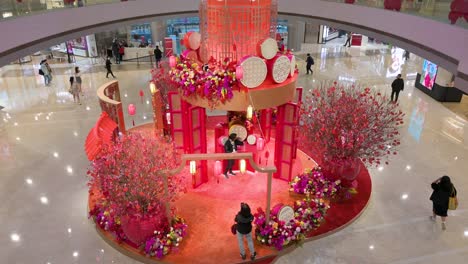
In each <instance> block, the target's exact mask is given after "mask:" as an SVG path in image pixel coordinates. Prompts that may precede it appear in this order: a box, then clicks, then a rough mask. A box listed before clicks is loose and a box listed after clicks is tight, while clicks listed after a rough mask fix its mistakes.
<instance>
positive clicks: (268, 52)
mask: <svg viewBox="0 0 468 264" xmlns="http://www.w3.org/2000/svg"><path fill="white" fill-rule="evenodd" d="M257 52H258V55H259V56H262V57H263V58H265V59H267V60H269V59H273V58H274V57H275V56H276V53H278V44H277V43H276V40H274V39H272V38H266V39H264V40H262V41H260V43H259V44H258V46H257Z"/></svg>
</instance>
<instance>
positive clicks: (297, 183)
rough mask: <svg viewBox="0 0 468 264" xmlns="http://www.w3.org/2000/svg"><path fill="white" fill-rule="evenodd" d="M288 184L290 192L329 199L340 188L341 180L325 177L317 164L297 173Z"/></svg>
mask: <svg viewBox="0 0 468 264" xmlns="http://www.w3.org/2000/svg"><path fill="white" fill-rule="evenodd" d="M289 186H290V188H289V191H290V193H295V194H300V195H304V194H305V195H307V196H309V195H312V196H313V197H315V198H318V199H322V198H327V199H330V198H332V197H333V196H334V195H335V194H336V193H337V192H338V191H339V190H340V189H341V181H340V180H329V179H327V178H326V177H325V175H324V174H323V172H322V168H320V167H318V166H317V167H315V168H313V169H306V170H305V172H304V173H302V174H299V175H297V176H296V177H295V178H294V179H293V180H292V181H291V182H290V183H289Z"/></svg>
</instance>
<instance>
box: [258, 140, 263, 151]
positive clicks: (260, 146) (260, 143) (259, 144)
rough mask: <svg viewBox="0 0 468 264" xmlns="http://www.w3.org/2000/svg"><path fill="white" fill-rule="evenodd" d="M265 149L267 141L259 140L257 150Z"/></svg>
mask: <svg viewBox="0 0 468 264" xmlns="http://www.w3.org/2000/svg"><path fill="white" fill-rule="evenodd" d="M264 147H265V140H264V139H263V138H257V150H258V151H262V150H263V148H264Z"/></svg>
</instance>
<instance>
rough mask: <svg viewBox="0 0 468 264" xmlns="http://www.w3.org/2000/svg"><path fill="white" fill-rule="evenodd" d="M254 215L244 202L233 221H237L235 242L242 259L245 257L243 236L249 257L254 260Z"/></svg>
mask: <svg viewBox="0 0 468 264" xmlns="http://www.w3.org/2000/svg"><path fill="white" fill-rule="evenodd" d="M253 220H254V216H253V215H252V213H251V211H250V207H249V205H248V204H246V203H241V208H240V211H239V212H238V213H237V215H236V217H235V218H234V221H235V222H236V223H237V226H236V235H237V242H238V243H239V249H240V255H241V258H242V259H246V254H245V248H244V239H243V238H244V237H245V238H246V239H247V245H248V247H249V251H250V259H251V260H255V257H256V256H257V252H255V248H254V245H253V240H252V222H253Z"/></svg>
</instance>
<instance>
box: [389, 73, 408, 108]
mask: <svg viewBox="0 0 468 264" xmlns="http://www.w3.org/2000/svg"><path fill="white" fill-rule="evenodd" d="M404 88H405V82H404V81H403V79H402V78H401V74H398V75H397V78H396V79H395V80H394V81H393V82H392V96H391V99H390V101H391V102H397V101H398V95H399V94H400V92H401V91H403V89H404ZM393 98H395V101H393Z"/></svg>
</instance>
